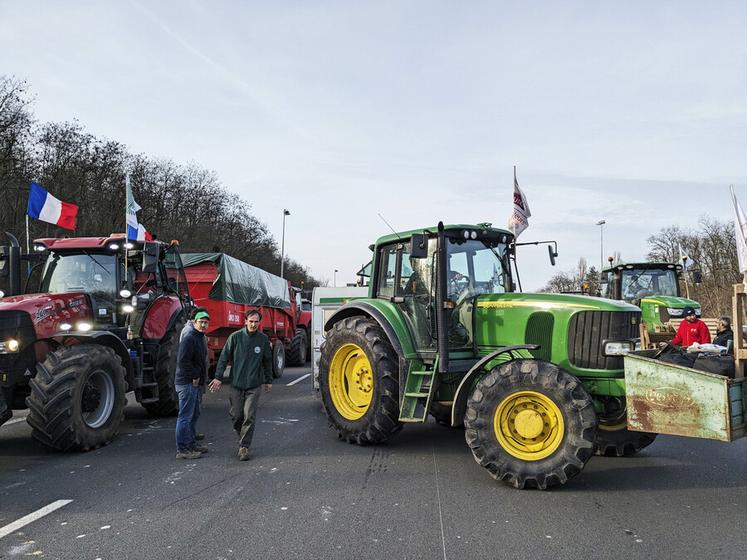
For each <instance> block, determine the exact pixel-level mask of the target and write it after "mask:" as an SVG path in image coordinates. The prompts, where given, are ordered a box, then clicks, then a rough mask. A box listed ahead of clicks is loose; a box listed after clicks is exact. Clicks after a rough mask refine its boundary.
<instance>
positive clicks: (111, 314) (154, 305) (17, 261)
mask: <svg viewBox="0 0 747 560" xmlns="http://www.w3.org/2000/svg"><path fill="white" fill-rule="evenodd" d="M8 237H9V238H10V239H11V244H10V245H9V246H6V247H0V278H1V279H5V280H7V282H6V284H7V291H6V292H5V293H2V292H0V424H2V423H3V422H5V421H7V420H8V419H9V418H10V417H11V416H12V411H13V410H21V409H26V408H28V409H29V414H28V417H27V421H28V423H29V424H30V425H31V428H32V435H33V437H34V438H35V439H37V440H39V441H40V442H42V443H43V444H44V445H47V446H49V447H52V448H54V449H58V450H61V451H66V450H81V451H87V450H89V449H95V448H97V447H100V446H102V445H106V444H107V443H109V442H110V441H111V440H112V438H113V437H114V435H115V434H116V433H117V430H118V428H119V425H120V423H121V422H122V418H123V416H124V407H125V404H126V400H125V393H126V392H127V391H134V392H135V398H136V399H137V401H138V402H139V403H141V404H142V405H143V407H145V409H146V410H148V412H150V413H152V414H153V415H156V416H165V415H173V414H175V413H176V412H177V411H178V399H177V396H176V392H175V388H174V373H175V369H176V353H177V347H178V343H179V333H180V331H181V329H182V326H183V325H184V323H185V321H186V319H187V317H188V311H189V307H190V305H191V299H190V297H189V289H188V287H187V282H186V277H185V275H184V269H183V267H182V263H181V259H180V257H179V252H178V248H177V244H176V243H172V244H170V245H169V244H166V243H163V242H160V241H152V242H130V241H127V240H126V239H125V238H124V235H123V234H112V235H110V236H109V237H81V238H62V239H38V240H36V241H34V252H33V253H32V254H30V255H23V254H21V252H20V248H19V246H18V242H17V241H16V239H15V238H14V237H13V236H11V235H8ZM32 265H33V266H32ZM22 268H27V269H28V277H27V279H26V284H27V285H26V287H25V288H22V286H21V269H22ZM31 282H38V286H33V287H30V286H29V285H28V284H29V283H31ZM26 292H34V293H26Z"/></svg>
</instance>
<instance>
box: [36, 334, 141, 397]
mask: <svg viewBox="0 0 747 560" xmlns="http://www.w3.org/2000/svg"><path fill="white" fill-rule="evenodd" d="M51 339H52V340H54V341H55V342H57V343H58V344H59V345H60V346H63V345H69V343H70V340H71V339H73V340H75V341H77V344H84V343H92V344H100V345H102V346H108V347H109V348H111V349H112V350H114V352H115V353H116V354H117V356H119V357H120V358H121V360H122V366H124V368H125V372H126V379H125V381H127V383H128V385H129V386H130V387H134V386H135V372H134V369H133V367H132V358H131V357H130V351H129V349H128V348H127V346H125V344H124V342H122V340H121V339H120V338H119V337H117V336H116V335H114V334H112V333H111V332H109V331H85V332H83V331H65V332H58V333H55V334H54V335H53V336H52V337H51Z"/></svg>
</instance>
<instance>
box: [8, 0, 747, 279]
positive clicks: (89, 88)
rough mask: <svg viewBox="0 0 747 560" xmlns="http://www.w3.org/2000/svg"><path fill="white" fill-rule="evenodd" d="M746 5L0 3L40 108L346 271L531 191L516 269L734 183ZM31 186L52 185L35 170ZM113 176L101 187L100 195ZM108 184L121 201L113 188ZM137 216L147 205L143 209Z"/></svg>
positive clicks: (745, 128)
mask: <svg viewBox="0 0 747 560" xmlns="http://www.w3.org/2000/svg"><path fill="white" fill-rule="evenodd" d="M746 24H747V4H744V3H740V2H711V3H708V4H707V5H706V4H704V3H702V2H656V3H651V2H626V3H619V2H597V3H591V2H564V3H557V2H533V3H527V2H498V1H494V2H479V1H478V2H445V1H441V2H439V1H420V2H418V1H399V2H385V1H377V2H364V1H361V2H343V1H325V2H314V1H312V0H306V1H297V2H283V1H274V2H270V1H266V2H238V1H234V2H229V1H213V2H196V1H184V0H182V1H153V2H145V1H144V0H142V1H137V0H130V1H85V2H83V1H68V2H53V1H46V2H45V1H34V0H26V1H20V0H19V1H9V0H0V52H2V53H3V57H2V60H3V62H2V64H1V65H0V73H3V74H7V75H14V76H16V77H18V78H23V79H26V80H28V82H29V84H30V86H31V89H32V91H33V92H34V93H35V94H36V102H35V104H34V112H35V114H36V116H37V117H38V118H39V119H40V120H42V121H62V120H71V119H73V118H77V119H78V120H79V121H80V122H81V123H82V124H83V125H84V126H85V127H86V128H87V129H88V130H89V131H91V132H92V133H94V134H96V135H98V136H102V137H106V138H111V139H116V140H119V141H121V142H124V143H125V144H127V145H128V146H129V147H130V149H131V150H133V151H135V152H145V153H147V154H149V155H151V156H154V157H166V158H172V159H174V160H176V161H178V162H188V161H195V162H197V163H199V164H200V165H202V166H204V167H207V168H209V169H214V170H215V171H216V172H217V173H218V175H219V177H220V178H221V180H222V182H223V184H224V185H225V186H226V187H227V188H229V189H230V190H232V191H235V192H237V193H239V194H241V195H242V196H243V197H244V198H245V199H246V200H247V201H249V203H251V205H252V208H253V212H254V213H255V214H256V215H257V216H258V217H259V218H260V219H261V220H263V221H264V222H265V223H266V224H267V225H268V226H269V228H270V230H271V231H272V233H273V234H274V235H275V236H276V238H277V239H278V240H279V239H280V234H281V224H282V210H283V208H288V209H290V211H291V215H290V216H289V217H288V219H287V222H286V252H287V254H288V255H289V256H291V257H292V258H294V259H296V260H297V261H299V262H301V263H303V264H305V265H307V266H309V268H310V269H311V272H312V273H313V274H314V275H315V276H317V277H320V278H326V279H328V280H330V282H331V281H332V278H333V271H334V269H338V270H339V271H340V272H339V273H338V274H337V281H338V283H341V282H345V281H352V280H353V279H354V278H353V274H354V272H355V270H357V269H358V267H360V265H361V264H363V263H365V262H366V261H367V260H368V259H369V258H370V252H369V251H368V249H367V246H368V245H369V244H370V243H371V242H373V241H374V239H375V238H376V237H378V236H380V235H384V234H387V233H388V232H389V229H388V227H387V226H386V225H385V224H384V223H383V222H382V220H381V219H380V218H379V217H378V214H379V213H381V214H382V215H383V216H384V217H385V218H386V220H387V221H388V222H390V223H391V224H392V225H393V226H394V227H395V228H397V229H410V228H414V227H419V226H421V225H422V226H425V225H432V224H434V223H436V222H437V221H439V220H443V221H444V222H447V223H471V222H483V221H489V222H492V223H493V224H494V225H497V226H501V227H505V225H506V222H507V220H508V216H509V214H510V211H511V207H510V204H511V191H512V181H513V176H512V169H513V165H517V166H518V177H519V182H520V184H521V186H522V188H523V190H524V192H525V194H526V196H527V198H528V201H529V205H530V207H531V210H532V217H531V219H530V227H529V229H527V230H526V231H525V232H524V233H523V234H522V236H521V239H520V240H521V241H532V240H537V239H556V240H557V241H558V242H559V245H560V247H559V249H560V258H559V259H558V265H557V267H556V268H555V269H553V268H551V267H550V265H549V262H548V260H547V252H546V251H545V250H544V249H536V248H522V249H520V253H519V266H520V270H521V274H522V281H523V284H524V288H525V289H535V288H539V287H541V286H542V285H543V284H544V283H545V282H546V281H547V279H548V278H549V277H550V275H551V274H553V273H554V272H557V271H558V270H569V269H571V268H573V267H574V266H575V264H576V262H577V261H578V259H579V257H586V258H587V259H588V260H589V263H590V264H597V263H598V262H599V255H600V239H599V237H600V236H599V227H598V226H596V225H595V224H596V222H597V221H599V220H601V219H604V220H606V222H607V223H606V225H605V226H604V227H605V231H604V238H605V239H604V245H605V254H611V253H612V252H613V251H618V252H620V253H621V254H622V257H623V258H624V259H627V260H637V259H641V258H643V257H644V256H645V254H646V252H647V249H648V247H647V245H646V238H647V237H648V236H649V235H651V234H653V233H656V232H657V231H658V230H659V229H661V228H662V227H666V226H669V225H680V226H683V227H687V226H689V225H695V224H696V223H697V220H698V218H699V217H700V216H703V215H708V216H710V217H713V218H718V219H722V220H728V219H731V218H732V211H731V208H730V204H731V202H730V197H729V191H728V186H729V184H730V183H733V184H734V185H735V188H736V191H737V195H738V196H739V197H740V200H741V201H742V205H743V206H744V205H745V204H746V203H747V158H745V157H744V153H745V147H746V145H747V97H746V96H745V92H746V91H747V87H746V86H747V41H745V40H744V37H743V36H744V29H745V28H747V25H746ZM50 188H52V187H51V186H50ZM123 196H124V195H123ZM123 200H124V198H123ZM146 225H147V224H146Z"/></svg>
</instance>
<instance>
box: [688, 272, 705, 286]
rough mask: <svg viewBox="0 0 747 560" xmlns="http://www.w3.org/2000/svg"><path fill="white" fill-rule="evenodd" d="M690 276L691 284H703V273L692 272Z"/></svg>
mask: <svg viewBox="0 0 747 560" xmlns="http://www.w3.org/2000/svg"><path fill="white" fill-rule="evenodd" d="M690 274H692V277H693V282H695V283H696V284H700V283H701V282H703V273H702V272H701V271H700V270H693V271H692V272H691V273H690Z"/></svg>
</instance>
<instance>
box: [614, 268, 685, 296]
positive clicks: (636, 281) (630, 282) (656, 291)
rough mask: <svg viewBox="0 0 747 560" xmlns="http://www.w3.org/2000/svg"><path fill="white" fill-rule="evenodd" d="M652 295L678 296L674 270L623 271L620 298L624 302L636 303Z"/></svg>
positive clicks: (634, 269)
mask: <svg viewBox="0 0 747 560" xmlns="http://www.w3.org/2000/svg"><path fill="white" fill-rule="evenodd" d="M653 295H659V296H679V295H680V294H679V285H678V283H677V272H676V271H675V270H674V269H666V270H661V269H653V268H652V269H645V268H644V269H640V268H630V269H628V268H626V269H623V271H622V297H623V299H624V300H625V301H627V302H636V301H640V300H641V298H644V297H647V296H653Z"/></svg>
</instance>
